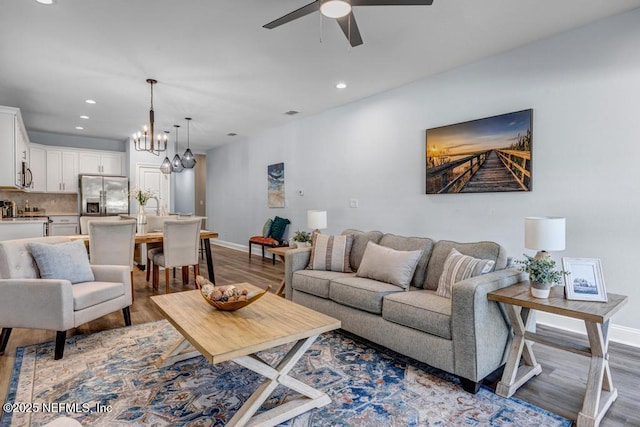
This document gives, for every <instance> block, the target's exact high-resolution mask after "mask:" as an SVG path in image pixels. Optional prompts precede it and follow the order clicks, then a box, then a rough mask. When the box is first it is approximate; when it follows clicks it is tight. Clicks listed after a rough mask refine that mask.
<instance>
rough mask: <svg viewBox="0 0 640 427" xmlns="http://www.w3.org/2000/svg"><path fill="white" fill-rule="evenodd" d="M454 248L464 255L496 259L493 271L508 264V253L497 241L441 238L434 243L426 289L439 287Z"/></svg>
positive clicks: (428, 267)
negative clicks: (461, 240)
mask: <svg viewBox="0 0 640 427" xmlns="http://www.w3.org/2000/svg"><path fill="white" fill-rule="evenodd" d="M453 248H455V249H456V250H457V251H458V252H460V253H462V254H464V255H469V256H472V257H474V258H480V259H489V260H492V261H495V263H496V264H495V266H494V268H493V270H492V271H495V270H502V269H504V268H505V267H506V265H507V253H506V251H505V249H504V248H503V247H502V246H500V245H499V244H497V243H494V242H476V243H457V242H451V241H449V240H440V241H438V242H436V244H435V245H433V251H432V253H431V258H430V259H429V265H428V266H427V278H426V282H425V285H424V288H425V289H431V290H433V291H435V290H436V289H438V282H439V281H440V276H441V275H442V271H443V270H444V262H445V260H446V259H447V257H448V256H449V252H451V249H453Z"/></svg>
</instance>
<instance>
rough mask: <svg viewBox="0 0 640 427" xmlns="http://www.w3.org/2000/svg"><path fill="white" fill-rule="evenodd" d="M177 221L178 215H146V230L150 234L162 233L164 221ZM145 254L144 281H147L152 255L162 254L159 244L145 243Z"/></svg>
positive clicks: (151, 265) (151, 266)
mask: <svg viewBox="0 0 640 427" xmlns="http://www.w3.org/2000/svg"><path fill="white" fill-rule="evenodd" d="M172 219H178V215H147V230H148V232H150V233H153V232H157V231H162V230H163V228H162V227H163V224H164V222H165V221H168V220H172ZM145 247H146V252H147V263H146V264H145V270H146V280H147V282H148V281H149V277H150V274H151V270H152V268H153V255H154V254H156V253H158V252H162V244H161V243H147V244H146V245H145Z"/></svg>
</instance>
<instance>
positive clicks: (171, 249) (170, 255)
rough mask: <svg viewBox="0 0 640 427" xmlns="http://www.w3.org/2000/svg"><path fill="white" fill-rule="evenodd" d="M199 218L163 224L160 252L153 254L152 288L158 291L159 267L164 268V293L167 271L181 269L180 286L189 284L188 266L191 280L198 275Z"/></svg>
mask: <svg viewBox="0 0 640 427" xmlns="http://www.w3.org/2000/svg"><path fill="white" fill-rule="evenodd" d="M201 224H202V220H201V219H200V218H196V219H187V220H170V221H165V222H164V224H163V231H162V233H163V242H162V251H161V252H156V253H154V254H153V259H152V261H153V288H154V289H156V290H157V289H158V285H159V282H160V266H162V267H164V273H165V287H166V293H169V292H170V289H169V270H171V269H172V268H175V267H182V284H187V283H189V266H193V278H194V283H195V286H196V288H197V287H198V284H197V283H196V282H195V278H196V276H197V275H198V274H199V273H200V271H199V265H198V262H199V260H198V242H199V241H200V226H201Z"/></svg>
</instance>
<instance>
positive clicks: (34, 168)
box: [29, 144, 47, 193]
mask: <svg viewBox="0 0 640 427" xmlns="http://www.w3.org/2000/svg"><path fill="white" fill-rule="evenodd" d="M29 169H31V175H32V177H33V179H32V181H31V187H30V188H29V191H36V192H38V193H44V192H45V191H47V150H46V149H45V148H44V147H41V146H39V145H35V144H29Z"/></svg>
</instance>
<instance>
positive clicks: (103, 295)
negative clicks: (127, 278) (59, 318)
mask: <svg viewBox="0 0 640 427" xmlns="http://www.w3.org/2000/svg"><path fill="white" fill-rule="evenodd" d="M124 288H125V287H124V286H122V283H116V282H84V283H78V284H77V285H75V286H73V287H72V290H73V310H74V311H79V310H84V309H85V308H88V307H91V306H94V305H96V304H101V303H103V302H105V301H109V300H112V299H115V298H118V297H119V296H122V295H124Z"/></svg>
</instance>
